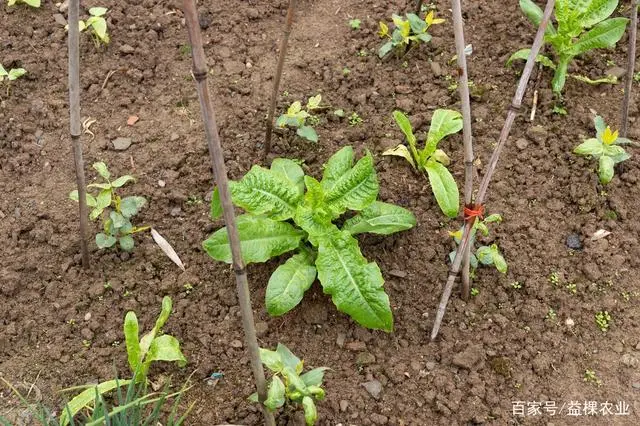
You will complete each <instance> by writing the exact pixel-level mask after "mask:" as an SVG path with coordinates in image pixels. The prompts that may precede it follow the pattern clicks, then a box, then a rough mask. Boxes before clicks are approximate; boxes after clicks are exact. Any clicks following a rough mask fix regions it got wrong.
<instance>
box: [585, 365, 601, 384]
mask: <svg viewBox="0 0 640 426" xmlns="http://www.w3.org/2000/svg"><path fill="white" fill-rule="evenodd" d="M582 380H584V381H585V382H587V383H593V384H594V385H596V386H601V385H602V380H600V379H599V378H598V376H596V372H595V371H593V370H592V369H590V368H587V369H586V370H584V378H583V379H582Z"/></svg>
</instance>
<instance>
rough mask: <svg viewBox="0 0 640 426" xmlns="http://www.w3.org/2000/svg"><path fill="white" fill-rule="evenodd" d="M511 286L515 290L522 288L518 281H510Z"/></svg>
mask: <svg viewBox="0 0 640 426" xmlns="http://www.w3.org/2000/svg"><path fill="white" fill-rule="evenodd" d="M511 287H512V288H515V289H516V290H520V289H521V288H522V284H520V281H514V282H512V283H511Z"/></svg>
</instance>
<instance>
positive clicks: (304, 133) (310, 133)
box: [296, 126, 318, 143]
mask: <svg viewBox="0 0 640 426" xmlns="http://www.w3.org/2000/svg"><path fill="white" fill-rule="evenodd" d="M296 135H298V136H300V137H301V138H305V139H306V140H308V141H309V142H314V143H316V142H318V134H317V133H316V130H315V129H314V128H313V127H311V126H302V127H299V128H298V130H296Z"/></svg>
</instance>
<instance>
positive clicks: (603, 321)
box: [595, 311, 611, 333]
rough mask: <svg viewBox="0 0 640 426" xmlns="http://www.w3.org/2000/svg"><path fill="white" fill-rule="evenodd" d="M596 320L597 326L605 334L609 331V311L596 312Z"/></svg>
mask: <svg viewBox="0 0 640 426" xmlns="http://www.w3.org/2000/svg"><path fill="white" fill-rule="evenodd" d="M595 319H596V325H597V326H598V328H599V329H600V330H601V331H602V332H603V333H604V332H606V331H607V330H609V325H610V322H611V315H609V312H607V311H600V312H596V315H595Z"/></svg>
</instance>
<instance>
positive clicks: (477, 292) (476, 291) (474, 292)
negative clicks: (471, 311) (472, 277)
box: [470, 287, 480, 297]
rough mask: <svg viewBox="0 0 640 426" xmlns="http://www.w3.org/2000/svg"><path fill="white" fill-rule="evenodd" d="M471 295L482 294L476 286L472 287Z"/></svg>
mask: <svg viewBox="0 0 640 426" xmlns="http://www.w3.org/2000/svg"><path fill="white" fill-rule="evenodd" d="M470 291H471V296H473V297H476V296H477V295H479V294H480V290H478V289H477V288H476V287H471V290H470Z"/></svg>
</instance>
